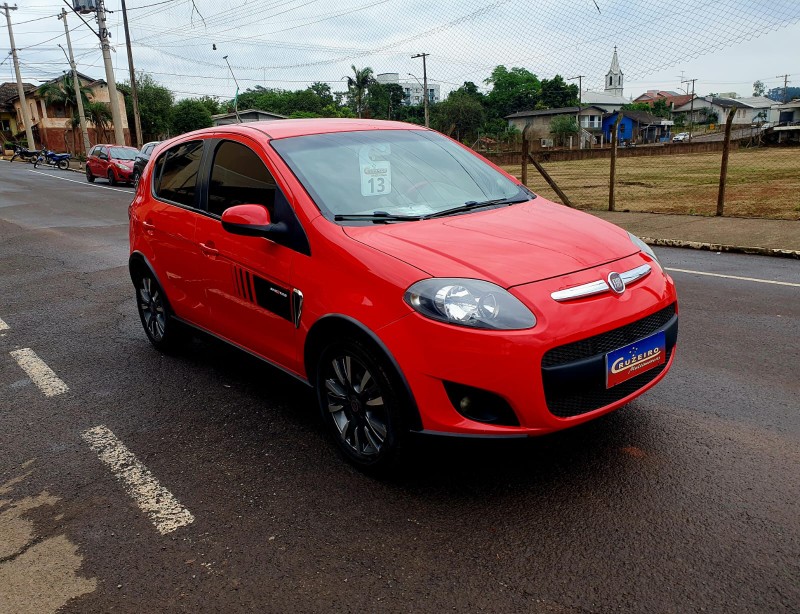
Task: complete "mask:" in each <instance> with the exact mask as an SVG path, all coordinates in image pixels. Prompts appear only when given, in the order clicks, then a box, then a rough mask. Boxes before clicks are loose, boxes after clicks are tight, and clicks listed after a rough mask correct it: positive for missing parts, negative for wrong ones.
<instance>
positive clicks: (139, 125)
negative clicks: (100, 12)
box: [122, 0, 144, 148]
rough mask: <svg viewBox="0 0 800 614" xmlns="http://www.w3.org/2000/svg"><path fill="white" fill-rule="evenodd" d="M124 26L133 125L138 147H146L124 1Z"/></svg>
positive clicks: (123, 1)
mask: <svg viewBox="0 0 800 614" xmlns="http://www.w3.org/2000/svg"><path fill="white" fill-rule="evenodd" d="M122 24H123V26H124V27H125V46H126V47H127V48H128V70H129V71H130V73H131V99H132V100H133V123H134V126H135V128H136V143H135V145H136V147H140V148H141V146H142V145H144V142H143V141H144V139H143V138H142V118H141V117H139V93H138V92H137V91H136V73H135V72H134V70H133V53H132V52H131V35H130V32H128V9H127V7H126V6H125V0H122Z"/></svg>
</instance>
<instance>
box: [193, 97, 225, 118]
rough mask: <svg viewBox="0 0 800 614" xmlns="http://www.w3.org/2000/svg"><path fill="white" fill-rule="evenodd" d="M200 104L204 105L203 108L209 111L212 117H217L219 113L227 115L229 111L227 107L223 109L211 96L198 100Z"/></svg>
mask: <svg viewBox="0 0 800 614" xmlns="http://www.w3.org/2000/svg"><path fill="white" fill-rule="evenodd" d="M197 101H198V102H201V103H203V106H204V107H205V108H206V109H208V112H209V113H211V115H217V114H218V113H225V111H226V110H227V105H226V106H225V107H223V105H221V104H220V103H219V102H218V101H217V99H216V98H212V97H211V96H201V97H200V98H198V99H197Z"/></svg>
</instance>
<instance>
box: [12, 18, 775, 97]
mask: <svg viewBox="0 0 800 614" xmlns="http://www.w3.org/2000/svg"><path fill="white" fill-rule="evenodd" d="M8 27H9V28H11V26H10V25H9V26H8ZM11 44H12V46H13V44H14V43H11ZM781 77H783V104H786V103H787V102H789V101H788V100H787V99H786V92H787V90H788V87H789V75H778V76H777V77H775V78H776V79H780V78H781Z"/></svg>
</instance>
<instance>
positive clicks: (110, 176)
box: [108, 170, 117, 185]
mask: <svg viewBox="0 0 800 614" xmlns="http://www.w3.org/2000/svg"><path fill="white" fill-rule="evenodd" d="M108 185H117V177H116V175H114V171H112V170H109V171H108Z"/></svg>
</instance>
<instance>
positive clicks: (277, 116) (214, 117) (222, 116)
mask: <svg viewBox="0 0 800 614" xmlns="http://www.w3.org/2000/svg"><path fill="white" fill-rule="evenodd" d="M248 114H255V115H261V116H266V117H271V118H273V119H289V118H288V117H286V116H285V115H280V114H279V113H273V112H272V111H262V110H261V109H244V110H242V111H239V115H248ZM235 117H236V113H235V112H234V113H217V114H216V115H212V116H211V119H212V120H217V119H233V118H235Z"/></svg>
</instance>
